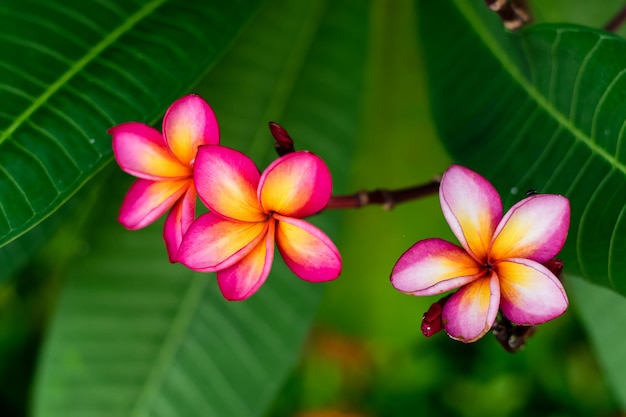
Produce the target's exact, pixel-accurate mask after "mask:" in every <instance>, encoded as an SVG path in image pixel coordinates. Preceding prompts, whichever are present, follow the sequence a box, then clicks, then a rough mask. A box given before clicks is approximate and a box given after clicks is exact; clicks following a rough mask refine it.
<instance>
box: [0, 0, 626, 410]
mask: <svg viewBox="0 0 626 417" xmlns="http://www.w3.org/2000/svg"><path fill="white" fill-rule="evenodd" d="M572 3H574V2H571V1H563V2H561V3H558V2H556V3H555V5H556V6H553V8H552V9H550V6H546V5H545V3H544V2H531V7H532V8H533V10H535V12H536V18H537V20H538V21H539V22H540V24H537V25H530V26H529V27H527V28H525V29H523V30H521V31H520V32H518V33H510V32H508V31H506V30H505V29H504V28H503V27H502V23H501V22H500V20H499V19H498V17H497V15H496V14H494V13H493V12H491V11H490V10H489V9H488V8H486V7H485V5H484V2H482V1H479V0H472V1H466V0H445V1H444V0H441V1H434V2H433V1H428V0H417V1H416V2H410V1H408V0H404V1H392V0H371V1H360V0H339V1H330V0H305V1H298V2H293V1H287V0H263V1H261V0H236V1H229V2H206V1H191V2H189V1H182V0H136V1H133V2H128V1H121V0H97V1H89V2H78V1H71V0H63V1H59V2H45V1H42V0H29V1H22V0H19V1H18V0H9V1H5V2H3V4H2V6H0V16H2V18H3V19H2V20H3V22H4V24H3V26H2V28H0V48H2V49H1V50H2V51H3V52H4V53H3V55H2V57H0V96H1V97H2V98H3V100H0V208H1V211H0V213H1V215H0V243H1V247H0V259H1V260H2V267H1V268H0V311H1V312H2V314H1V315H0V359H1V360H0V369H2V370H3V372H2V375H3V376H2V377H1V378H0V386H2V387H3V390H2V391H3V393H4V394H3V395H2V396H1V397H0V414H2V415H25V414H26V413H27V412H29V413H30V414H32V415H34V416H57V415H62V416H73V415H75V416H87V415H89V416H97V415H103V416H131V415H132V416H139V415H146V416H147V415H150V416H152V415H155V416H156V415H181V416H193V415H199V416H211V415H215V416H225V415H229V416H230V415H233V416H261V415H264V413H268V412H269V413H270V414H271V415H285V414H294V413H296V412H300V411H301V412H304V411H306V410H315V409H335V410H343V411H346V412H349V411H353V412H354V413H356V412H360V413H365V414H367V415H372V414H374V415H376V414H380V415H389V413H388V411H390V410H391V411H393V412H392V413H391V415H394V416H402V415H414V411H415V409H416V408H418V407H424V408H423V410H424V414H425V415H429V414H433V415H434V414H446V413H448V414H453V415H463V416H473V415H481V416H485V415H493V416H513V415H529V414H531V413H533V415H535V414H537V413H539V412H544V413H546V415H548V413H549V415H564V414H570V415H590V414H596V415H603V414H605V413H609V412H611V411H613V410H615V409H616V408H617V406H616V404H615V403H614V402H613V400H612V399H611V398H610V395H609V394H608V391H607V390H606V389H605V385H604V382H603V381H602V376H601V375H600V374H599V373H598V370H597V368H596V365H595V362H594V359H593V357H592V356H591V350H590V348H589V347H588V345H587V343H586V340H585V339H584V337H583V336H582V334H581V327H580V325H579V324H578V322H576V321H575V319H574V317H573V315H572V314H571V313H570V314H568V315H567V316H566V317H563V318H562V319H559V320H557V321H556V322H555V323H551V324H549V325H546V326H545V327H543V326H542V328H540V330H539V332H538V333H537V335H536V336H535V337H533V338H532V339H531V340H530V342H529V346H528V348H527V349H526V350H525V351H523V352H521V353H519V354H517V355H515V356H509V355H508V354H507V353H505V352H501V351H500V350H498V349H499V346H497V344H495V343H494V341H493V340H489V338H487V340H482V341H480V342H479V343H477V344H474V345H464V344H458V343H456V342H453V341H450V340H448V339H446V338H443V337H439V338H436V339H422V338H421V337H420V338H418V337H417V331H418V330H417V329H418V328H419V319H420V315H421V313H422V312H423V311H425V310H426V308H427V306H428V303H429V301H428V300H426V301H423V300H417V299H415V298H412V297H407V296H404V295H402V294H396V293H394V292H393V289H392V288H391V286H390V285H389V281H388V276H389V272H390V270H391V267H392V265H393V263H394V262H395V260H396V259H397V258H398V257H399V256H400V254H401V253H402V251H404V250H405V249H407V248H408V247H409V246H410V245H412V244H413V243H414V242H415V241H416V240H418V239H421V238H425V237H432V236H439V237H446V238H448V237H450V236H449V235H448V236H446V233H448V234H449V231H447V227H446V226H445V222H444V221H443V216H442V215H441V213H440V209H439V207H438V203H437V201H436V198H426V199H424V200H422V201H418V202H414V203H410V204H406V205H403V206H399V207H397V208H395V209H394V210H393V211H392V212H383V211H381V210H380V209H379V208H365V209H362V210H361V211H359V212H355V211H352V212H342V213H337V212H325V213H322V214H321V215H319V216H317V217H316V218H314V219H312V221H313V222H314V223H315V224H316V225H318V226H320V227H321V228H323V229H324V230H325V231H326V232H328V234H329V235H330V236H331V237H333V238H335V239H336V240H335V241H336V242H337V243H338V247H339V249H340V251H341V252H342V255H343V259H344V271H343V274H342V276H341V277H340V278H339V279H338V280H337V281H336V282H333V283H331V284H325V285H322V284H320V285H313V284H310V283H305V282H301V281H300V280H298V279H297V278H295V277H294V276H293V275H292V274H291V273H290V272H289V271H288V269H287V268H286V267H285V266H284V264H282V263H278V262H277V263H278V265H275V268H274V270H273V271H272V273H271V275H270V277H269V278H268V282H267V284H266V285H265V286H263V288H262V289H261V290H260V291H259V292H258V293H257V294H255V295H254V296H253V297H251V298H250V299H249V300H247V301H244V302H240V303H233V302H226V301H224V300H223V299H222V298H221V296H220V294H219V291H218V289H217V286H216V285H215V282H214V281H215V279H214V276H212V275H207V274H200V273H193V272H191V271H189V270H187V269H185V268H184V267H182V266H181V265H172V264H169V263H168V261H167V255H166V253H165V248H164V247H163V242H162V240H161V230H162V227H161V226H162V224H157V225H153V226H151V227H149V228H147V229H144V230H141V231H134V232H130V231H127V230H125V229H123V228H122V227H121V226H120V225H119V224H118V222H117V220H116V216H117V214H118V210H119V205H120V203H121V199H122V196H123V194H124V192H125V191H126V190H127V188H128V185H129V184H130V180H131V179H130V178H129V177H128V176H127V175H125V174H123V173H121V172H120V170H119V168H117V167H116V166H114V164H112V163H111V161H112V156H111V146H110V145H111V138H110V136H109V135H107V133H106V132H107V130H108V129H109V128H110V127H111V126H113V125H115V124H118V123H121V122H125V121H130V120H133V121H139V122H143V123H148V124H158V123H159V119H160V117H162V116H163V112H164V111H165V109H166V108H167V107H168V106H169V105H170V104H171V103H172V102H173V101H174V100H175V99H177V98H179V97H180V96H182V95H184V94H187V93H189V92H195V93H199V94H201V95H202V96H203V97H204V98H205V99H206V100H207V101H208V102H209V103H210V104H211V106H212V107H213V109H214V110H215V112H216V115H217V119H218V122H219V124H220V131H221V138H222V139H221V140H222V144H224V145H226V146H231V147H234V148H237V149H239V150H241V151H244V152H246V153H247V154H248V155H251V156H252V157H253V159H254V160H255V162H256V163H257V164H258V165H259V166H260V167H265V166H267V165H268V164H269V163H270V162H271V161H272V160H273V159H274V155H273V152H274V151H273V149H272V141H271V139H270V136H269V131H268V130H267V122H268V121H270V120H275V121H277V122H279V123H280V124H281V125H283V126H285V127H286V128H287V130H289V132H290V133H291V135H292V136H293V137H294V139H295V143H296V147H297V148H298V149H310V150H312V151H314V152H316V153H317V154H318V155H320V156H321V157H322V158H324V160H325V161H326V163H327V164H328V166H329V167H330V169H331V171H332V175H333V188H334V191H335V193H347V192H354V191H355V190H358V189H360V188H368V189H373V188H377V187H385V188H393V187H401V186H408V185H412V184H415V183H419V182H425V181H427V180H429V179H430V178H431V177H432V176H433V175H436V174H438V173H441V172H442V171H443V170H444V169H445V168H446V167H447V165H448V164H449V162H450V160H454V161H455V162H459V163H462V164H465V165H467V166H470V167H471V168H472V169H474V170H476V171H477V172H480V173H481V174H482V175H485V176H486V177H487V178H488V179H489V180H490V181H492V182H493V184H494V185H495V186H496V188H498V190H499V191H500V193H501V194H502V195H503V196H504V195H505V193H506V196H507V197H505V198H504V200H505V205H506V206H507V207H510V206H511V205H512V204H513V203H515V202H516V201H518V200H519V199H520V196H521V195H523V193H524V192H525V191H526V190H527V189H536V190H538V191H540V192H549V193H561V194H565V195H566V196H567V197H569V198H570V201H571V202H572V208H573V211H572V228H571V230H570V236H569V239H568V242H567V244H566V247H565V250H564V251H563V253H562V258H563V259H564V261H565V272H564V275H565V277H566V281H565V284H566V287H570V288H571V289H572V290H573V291H571V293H570V298H572V304H573V305H574V307H575V309H574V310H576V311H579V312H580V313H581V316H582V318H583V320H582V324H583V325H584V326H585V327H586V328H588V329H590V332H589V337H590V338H591V340H592V345H593V346H594V349H595V350H594V353H595V354H596V355H598V357H599V362H600V363H601V365H602V368H603V369H604V370H606V371H607V374H606V375H607V376H608V378H607V383H608V384H610V386H611V387H612V388H613V389H614V390H615V391H614V392H616V393H618V395H617V397H616V398H617V400H618V401H619V403H620V404H621V406H622V408H624V407H626V400H625V399H624V392H623V386H626V384H624V383H623V376H622V375H624V372H623V370H624V367H625V366H626V365H625V364H624V363H623V361H621V359H620V358H621V356H620V353H621V350H620V349H619V347H620V346H621V344H620V340H621V339H619V338H618V337H617V336H616V334H617V335H619V331H617V330H616V327H615V323H614V322H613V321H612V320H610V317H609V319H607V318H606V317H603V320H600V319H599V318H598V316H606V315H609V316H616V315H619V314H620V311H622V310H623V306H624V305H625V304H624V300H623V298H622V296H621V295H618V294H625V293H626V275H625V273H624V271H626V268H625V267H624V266H625V265H624V262H626V261H625V260H624V259H626V258H624V257H623V256H621V251H622V250H623V248H624V246H625V245H626V240H624V239H625V238H624V236H626V234H625V233H624V230H623V229H624V224H625V223H624V216H623V214H622V212H623V209H624V207H625V206H624V203H625V201H624V197H623V195H624V192H623V191H624V187H625V186H626V175H625V173H626V168H625V165H624V155H625V154H624V152H623V145H622V141H623V139H622V137H623V135H624V134H626V129H624V128H623V126H624V120H626V117H625V113H626V108H625V107H624V104H623V103H624V102H623V100H622V97H621V96H622V90H623V82H624V81H623V80H624V78H623V74H624V73H625V72H626V71H624V68H626V62H625V61H624V59H625V58H624V56H626V54H625V53H624V52H626V50H625V49H626V43H625V42H624V40H623V39H622V38H621V37H619V36H617V35H615V34H609V33H606V32H603V31H601V30H598V29H593V28H588V27H586V26H578V25H573V24H572V23H582V24H586V25H590V26H594V27H596V28H597V27H599V26H601V24H603V23H604V22H605V21H607V20H608V18H609V17H610V16H611V15H612V14H613V13H615V12H616V10H617V9H618V5H619V2H618V1H610V2H609V1H607V2H606V4H603V6H604V7H597V8H596V7H591V6H590V5H589V4H588V2H576V3H578V4H576V5H573V4H572ZM590 9H593V10H591V11H592V12H588V10H590ZM600 9H601V10H600ZM600 11H602V12H603V13H604V14H602V13H600ZM549 20H553V21H554V20H562V21H566V22H568V23H550V24H541V21H549ZM424 72H425V74H424ZM435 127H436V132H437V133H435ZM442 144H443V146H445V149H446V151H447V152H448V154H446V153H445V152H444V151H443V149H442ZM277 261H278V259H277ZM575 276H578V277H581V278H583V279H586V280H588V281H589V282H591V283H594V284H599V285H601V286H604V287H605V288H602V289H598V287H596V286H595V285H591V284H589V283H585V282H582V281H578V279H580V278H574V277H575ZM574 279H576V280H574ZM320 302H321V308H320ZM318 308H320V309H319V310H318ZM318 311H319V312H318ZM316 313H317V314H318V316H317V320H316V321H314V318H315V314H316ZM313 323H316V324H315V325H313ZM312 328H313V329H315V331H314V332H313V333H312V336H311V339H310V341H309V343H308V344H307V345H306V346H307V348H306V349H305V350H304V352H305V356H304V357H303V359H302V360H301V362H300V363H299V365H298V366H296V367H295V371H294V372H293V373H291V374H289V371H290V370H292V369H294V365H295V364H296V361H297V358H298V355H299V353H300V352H301V351H302V346H303V343H304V341H305V339H306V337H307V335H309V334H310V330H311V329H312ZM35 358H37V361H36V362H35ZM329 358H330V359H329ZM16 375H18V376H19V378H17V377H16ZM35 375H36V376H35ZM289 375H290V376H289ZM285 380H286V381H288V382H287V384H285V385H283V384H284V382H285ZM589 381H593V383H590V382H589ZM31 385H32V388H29V387H30V386H31ZM589 386H593V387H594V388H593V390H590V389H589ZM281 387H282V390H281ZM537 387H541V388H537ZM29 389H31V395H30V398H29V394H28V393H29ZM370 394H371V395H370ZM430 398H434V400H433V401H431V400H430ZM494 398H495V400H494ZM470 400H474V401H470ZM27 403H29V404H30V405H26V404H27ZM494 403H495V404H494ZM459 404H464V406H463V407H461V406H460V405H459ZM537 404H547V408H545V409H547V410H548V411H541V409H540V408H537V407H538V405H537ZM268 410H269V411H268ZM337 412H338V411H337ZM329 413H330V411H329ZM576 413H578V414H576ZM302 415H305V414H302ZM328 415H332V414H328ZM537 415H539V414H537Z"/></svg>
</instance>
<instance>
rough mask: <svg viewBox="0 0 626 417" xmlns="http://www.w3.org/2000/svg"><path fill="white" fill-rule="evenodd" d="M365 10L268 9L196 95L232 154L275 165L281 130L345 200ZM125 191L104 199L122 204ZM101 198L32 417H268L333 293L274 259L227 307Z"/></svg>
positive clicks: (45, 360)
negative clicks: (248, 294)
mask: <svg viewBox="0 0 626 417" xmlns="http://www.w3.org/2000/svg"><path fill="white" fill-rule="evenodd" d="M368 7H369V4H368V3H367V2H362V1H328V2H320V1H318V0H309V1H306V2H305V1H300V2H292V1H288V0H281V1H274V2H268V4H266V5H264V6H263V7H262V9H261V10H260V11H259V13H258V15H257V16H256V17H255V19H253V21H252V22H251V23H250V24H249V26H248V27H247V29H246V31H245V32H243V33H242V35H241V37H240V39H239V40H238V41H237V42H236V43H235V44H234V45H233V47H232V48H231V50H230V51H229V53H228V54H227V55H226V56H225V57H224V59H223V61H222V62H221V63H220V65H219V66H218V67H216V68H215V69H214V70H213V71H211V73H210V74H209V77H208V78H207V81H206V82H204V83H202V85H201V86H200V87H199V88H198V90H197V91H198V92H200V93H202V95H203V96H204V97H205V98H206V99H207V100H208V101H209V102H210V103H211V105H212V106H213V107H214V109H215V111H216V113H217V116H218V120H219V122H220V129H221V132H222V144H223V145H226V146H232V147H235V148H237V149H240V150H242V151H245V152H247V153H248V152H252V155H253V156H254V157H255V159H257V160H264V161H267V160H269V156H270V155H271V154H272V153H273V152H274V151H273V140H272V139H271V137H270V135H269V130H268V129H267V122H268V118H271V119H274V120H276V121H278V122H280V123H281V124H283V125H284V126H285V127H286V128H287V129H288V130H289V132H290V133H291V134H292V136H293V137H294V139H295V140H296V146H297V147H298V148H299V149H310V150H312V151H315V152H316V153H318V154H320V155H322V156H323V157H324V158H325V159H326V161H327V162H328V163H329V166H330V168H331V170H332V172H333V177H334V185H335V189H339V190H341V189H343V188H345V186H346V176H345V175H344V174H345V172H346V170H347V169H348V167H347V166H348V165H349V161H350V160H351V158H352V152H353V148H354V142H355V140H356V138H357V134H358V123H359V116H360V107H359V103H360V102H361V94H362V90H363V82H364V73H365V71H366V65H365V63H366V55H367V54H366V52H367V43H366V42H367V39H368V36H367V34H368V22H369V19H368ZM277 11H279V12H277ZM115 184H116V183H115V182H113V181H111V182H110V187H107V188H110V189H113V190H118V191H119V188H120V187H116V186H115ZM118 194H119V193H118ZM102 198H103V207H106V210H105V209H103V212H102V213H96V218H97V223H98V224H99V227H98V228H97V229H96V230H93V231H90V251H89V253H88V254H86V255H85V256H84V257H83V258H82V259H79V260H77V261H76V264H75V265H73V266H72V268H71V271H70V273H69V276H68V281H67V286H66V288H65V289H64V291H63V294H62V297H61V300H60V303H59V307H58V312H57V314H56V315H55V318H54V321H53V323H52V326H51V330H50V333H49V337H48V339H47V343H46V346H45V350H44V353H43V355H42V357H41V364H40V368H39V374H38V378H37V384H36V388H35V399H34V415H35V416H39V417H41V416H43V417H48V416H50V417H52V416H63V417H70V416H86V415H89V416H98V415H102V416H107V417H117V416H143V415H150V416H159V415H164V416H166V415H181V416H185V417H187V416H202V417H208V416H219V417H222V416H259V415H262V414H263V412H264V410H265V409H266V408H267V407H268V405H269V404H270V401H271V400H272V398H273V396H274V395H275V393H276V392H277V390H278V388H279V387H280V385H281V384H282V382H283V381H284V378H285V376H286V373H287V371H288V370H289V369H290V367H291V366H293V363H294V362H295V359H296V357H297V355H298V352H299V349H300V346H301V344H302V342H303V340H304V337H305V336H306V334H307V332H308V329H309V327H310V323H311V320H312V318H313V315H314V313H315V311H316V308H317V305H318V303H319V299H320V297H321V294H322V292H323V288H324V286H323V285H319V284H318V285H315V284H311V283H307V282H303V281H301V280H299V279H298V278H297V277H295V276H294V275H293V274H292V273H291V272H290V271H289V270H288V269H287V268H286V267H285V266H284V264H283V263H282V262H280V261H279V256H277V257H276V259H275V265H274V268H273V270H272V273H271V274H270V277H269V278H268V280H267V282H266V283H265V284H264V285H263V287H262V288H261V289H260V290H259V291H258V292H257V293H256V294H255V295H254V296H253V297H252V298H250V299H249V300H246V301H244V302H239V303H233V302H226V301H224V300H223V299H222V297H221V295H220V294H219V291H218V289H217V286H216V284H215V279H214V276H213V275H211V274H198V273H193V272H191V271H188V270H186V269H185V268H183V267H182V266H180V265H170V264H168V263H167V255H166V253H165V250H164V247H163V241H162V238H161V226H162V225H153V226H150V227H148V228H147V229H144V230H141V231H136V232H128V231H125V230H123V229H122V228H121V226H119V225H117V224H116V220H115V217H116V215H117V211H118V209H119V203H120V202H121V198H122V196H121V194H120V195H117V196H115V195H112V193H111V192H108V193H107V195H103V196H102ZM106 202H108V204H107V203H106ZM337 220H338V217H337V215H336V213H324V214H323V215H320V216H316V217H315V218H312V219H311V221H312V222H315V223H316V224H317V225H318V226H319V227H321V228H322V229H323V230H324V231H325V232H327V233H328V234H329V235H331V237H332V236H334V235H336V229H337V227H338V222H337Z"/></svg>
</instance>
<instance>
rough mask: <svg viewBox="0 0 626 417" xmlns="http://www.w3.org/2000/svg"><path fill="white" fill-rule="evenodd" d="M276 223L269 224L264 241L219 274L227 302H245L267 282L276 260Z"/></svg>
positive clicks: (218, 277)
mask: <svg viewBox="0 0 626 417" xmlns="http://www.w3.org/2000/svg"><path fill="white" fill-rule="evenodd" d="M274 224H275V222H274V221H270V222H269V224H268V229H267V233H266V234H265V235H264V239H262V240H260V241H259V242H258V243H257V244H256V245H255V246H254V248H253V249H252V250H251V251H250V252H249V253H248V254H247V255H246V256H245V257H244V258H242V259H241V260H240V261H239V262H237V263H236V264H234V265H232V266H230V267H228V268H224V269H222V270H220V271H218V272H217V282H218V285H219V287H220V291H221V292H222V295H223V296H224V298H226V299H227V300H232V301H239V300H244V299H246V298H248V297H250V296H251V295H252V294H254V293H255V292H256V291H257V290H258V289H259V288H260V287H261V285H263V283H264V282H265V279H266V278H267V276H268V275H269V273H270V269H271V268H272V261H273V259H274Z"/></svg>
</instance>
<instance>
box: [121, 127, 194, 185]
mask: <svg viewBox="0 0 626 417" xmlns="http://www.w3.org/2000/svg"><path fill="white" fill-rule="evenodd" d="M109 133H110V134H112V135H113V145H112V146H113V154H114V155H115V160H116V161H117V163H118V165H119V166H120V168H122V169H123V170H124V171H126V172H128V173H129V174H131V175H134V176H135V177H139V178H143V179H147V180H154V181H160V180H164V179H165V180H167V179H170V180H171V179H182V178H187V177H189V176H190V175H191V167H190V166H188V165H185V164H183V163H182V162H180V161H179V160H178V159H177V158H176V156H174V154H173V153H172V152H170V150H169V149H168V147H167V145H166V144H165V141H164V140H163V136H161V134H160V133H159V132H158V131H157V130H155V129H153V128H151V127H150V126H147V125H144V124H143V123H137V122H129V123H122V124H121V125H117V126H115V127H112V128H111V129H109Z"/></svg>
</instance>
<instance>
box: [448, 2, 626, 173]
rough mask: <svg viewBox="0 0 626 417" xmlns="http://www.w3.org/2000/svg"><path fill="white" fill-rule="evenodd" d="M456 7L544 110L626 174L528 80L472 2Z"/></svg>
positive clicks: (624, 170) (625, 170)
mask: <svg viewBox="0 0 626 417" xmlns="http://www.w3.org/2000/svg"><path fill="white" fill-rule="evenodd" d="M453 1H454V3H455V5H456V7H457V8H458V9H459V11H461V14H462V16H463V17H464V18H465V19H466V20H467V21H468V23H469V24H470V26H471V27H473V28H474V30H475V32H476V34H477V35H478V37H479V38H480V39H481V40H482V41H483V43H484V45H485V46H486V47H487V49H488V50H489V51H491V53H492V54H493V56H494V57H495V58H496V59H497V60H498V61H499V62H500V64H501V65H502V67H503V68H504V69H505V70H506V71H507V72H508V73H509V74H510V75H511V77H512V78H513V80H514V81H516V82H517V83H518V85H519V86H520V87H522V89H523V90H524V91H525V92H526V93H527V94H528V96H529V97H531V98H532V99H533V100H535V102H536V103H537V104H538V105H539V107H540V108H542V109H544V111H545V112H546V113H547V114H549V115H550V116H551V117H553V118H554V120H555V121H556V122H557V123H558V124H559V125H561V126H562V127H563V128H565V129H566V130H568V131H569V132H571V133H572V135H573V136H574V139H575V140H578V141H579V142H582V143H583V144H584V145H586V146H587V147H589V149H590V150H591V151H592V152H593V153H595V154H597V155H598V156H599V157H601V158H602V159H604V160H606V161H607V162H608V163H609V164H610V165H611V166H612V167H614V168H616V169H618V170H619V171H621V172H622V174H624V175H625V176H626V165H623V164H622V163H620V162H619V160H617V159H616V158H615V156H613V155H611V154H610V153H608V152H607V151H606V150H604V149H603V148H601V147H600V146H599V145H598V144H596V143H595V141H594V140H593V139H592V138H591V137H589V136H588V135H586V134H585V133H584V132H583V131H581V130H580V129H578V128H577V127H576V125H574V124H573V123H572V121H571V120H570V119H568V118H567V117H566V116H565V115H564V114H563V113H561V112H560V111H559V110H557V109H556V107H554V106H553V105H552V104H551V103H550V101H549V100H548V99H547V98H546V97H545V96H544V95H543V94H541V93H540V92H539V90H537V88H535V86H534V85H533V84H531V82H530V80H528V79H527V78H526V77H525V76H524V74H523V73H522V72H521V71H520V69H519V68H518V67H517V66H516V65H515V63H514V62H513V61H512V60H511V59H510V58H509V56H508V54H507V53H506V51H505V50H503V49H502V47H501V46H500V45H499V44H498V43H497V42H496V40H495V39H494V38H493V37H492V36H491V34H490V33H489V31H488V30H487V28H486V27H485V25H484V24H483V22H482V19H481V18H480V16H478V14H477V13H476V11H475V10H474V8H473V7H472V6H471V2H468V1H467V0H453Z"/></svg>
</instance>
